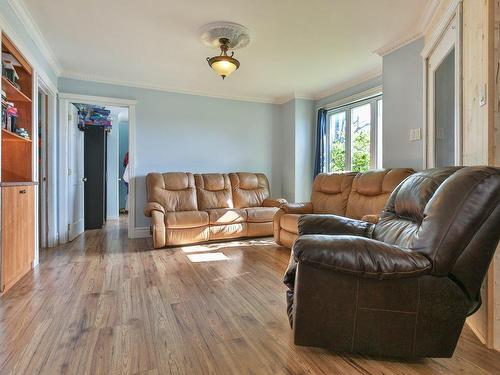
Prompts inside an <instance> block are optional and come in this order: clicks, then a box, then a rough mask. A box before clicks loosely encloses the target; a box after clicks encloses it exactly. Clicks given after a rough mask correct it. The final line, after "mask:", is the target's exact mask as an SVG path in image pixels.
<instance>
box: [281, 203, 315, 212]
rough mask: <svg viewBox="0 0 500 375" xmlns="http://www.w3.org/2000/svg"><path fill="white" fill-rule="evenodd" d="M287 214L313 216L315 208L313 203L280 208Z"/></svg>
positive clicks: (285, 205)
mask: <svg viewBox="0 0 500 375" xmlns="http://www.w3.org/2000/svg"><path fill="white" fill-rule="evenodd" d="M280 208H281V209H282V210H283V211H285V213H286V214H299V215H304V214H312V212H313V206H312V203H311V202H304V203H287V204H284V205H282V206H281V207H280Z"/></svg>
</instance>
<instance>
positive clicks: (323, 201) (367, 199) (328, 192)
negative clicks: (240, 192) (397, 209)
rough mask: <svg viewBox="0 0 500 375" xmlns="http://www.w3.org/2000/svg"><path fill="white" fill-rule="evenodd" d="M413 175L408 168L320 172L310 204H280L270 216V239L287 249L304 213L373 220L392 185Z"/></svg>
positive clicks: (292, 240)
mask: <svg viewBox="0 0 500 375" xmlns="http://www.w3.org/2000/svg"><path fill="white" fill-rule="evenodd" d="M413 172H414V170H413V169H410V168H395V169H382V170H374V171H368V172H364V173H356V172H346V173H320V174H319V175H318V176H316V178H315V180H314V183H313V187H312V193H311V201H310V202H305V203H287V204H284V205H281V207H280V209H279V210H278V212H277V213H276V215H275V216H274V240H275V241H276V243H277V244H278V245H282V246H286V247H288V248H291V247H292V245H293V243H294V242H295V240H296V239H297V237H298V229H297V222H298V220H299V217H300V216H301V215H304V214H334V215H340V216H346V217H350V218H352V219H364V220H373V219H374V217H373V216H372V215H378V214H379V213H380V212H381V211H382V209H383V208H384V206H385V203H386V202H387V198H389V195H390V194H391V193H392V191H393V190H394V189H395V188H396V186H398V185H399V183H400V182H401V181H403V180H404V179H405V178H406V177H408V176H410V175H411V174H412V173H413ZM377 219H378V217H377Z"/></svg>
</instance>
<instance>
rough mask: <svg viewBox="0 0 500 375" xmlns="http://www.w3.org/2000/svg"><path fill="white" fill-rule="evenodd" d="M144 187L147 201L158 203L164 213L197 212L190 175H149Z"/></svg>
mask: <svg viewBox="0 0 500 375" xmlns="http://www.w3.org/2000/svg"><path fill="white" fill-rule="evenodd" d="M146 185H147V191H148V201H149V202H157V203H159V204H160V205H161V206H162V207H163V208H164V209H165V211H196V210H198V203H197V200H196V189H195V185H194V177H193V174H192V173H184V172H168V173H150V174H148V176H147V177H146Z"/></svg>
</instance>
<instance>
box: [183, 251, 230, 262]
mask: <svg viewBox="0 0 500 375" xmlns="http://www.w3.org/2000/svg"><path fill="white" fill-rule="evenodd" d="M187 257H188V259H189V260H190V261H191V262H193V263H200V262H216V261H220V260H230V259H231V258H229V257H228V256H226V255H224V254H223V253H203V254H189V255H188V256H187Z"/></svg>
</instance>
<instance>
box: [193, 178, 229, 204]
mask: <svg viewBox="0 0 500 375" xmlns="http://www.w3.org/2000/svg"><path fill="white" fill-rule="evenodd" d="M194 180H195V185H196V193H197V194H196V195H197V198H198V209H199V210H210V209H214V208H232V207H233V197H232V193H231V183H230V181H229V176H228V175H227V174H222V173H204V174H195V175H194Z"/></svg>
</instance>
